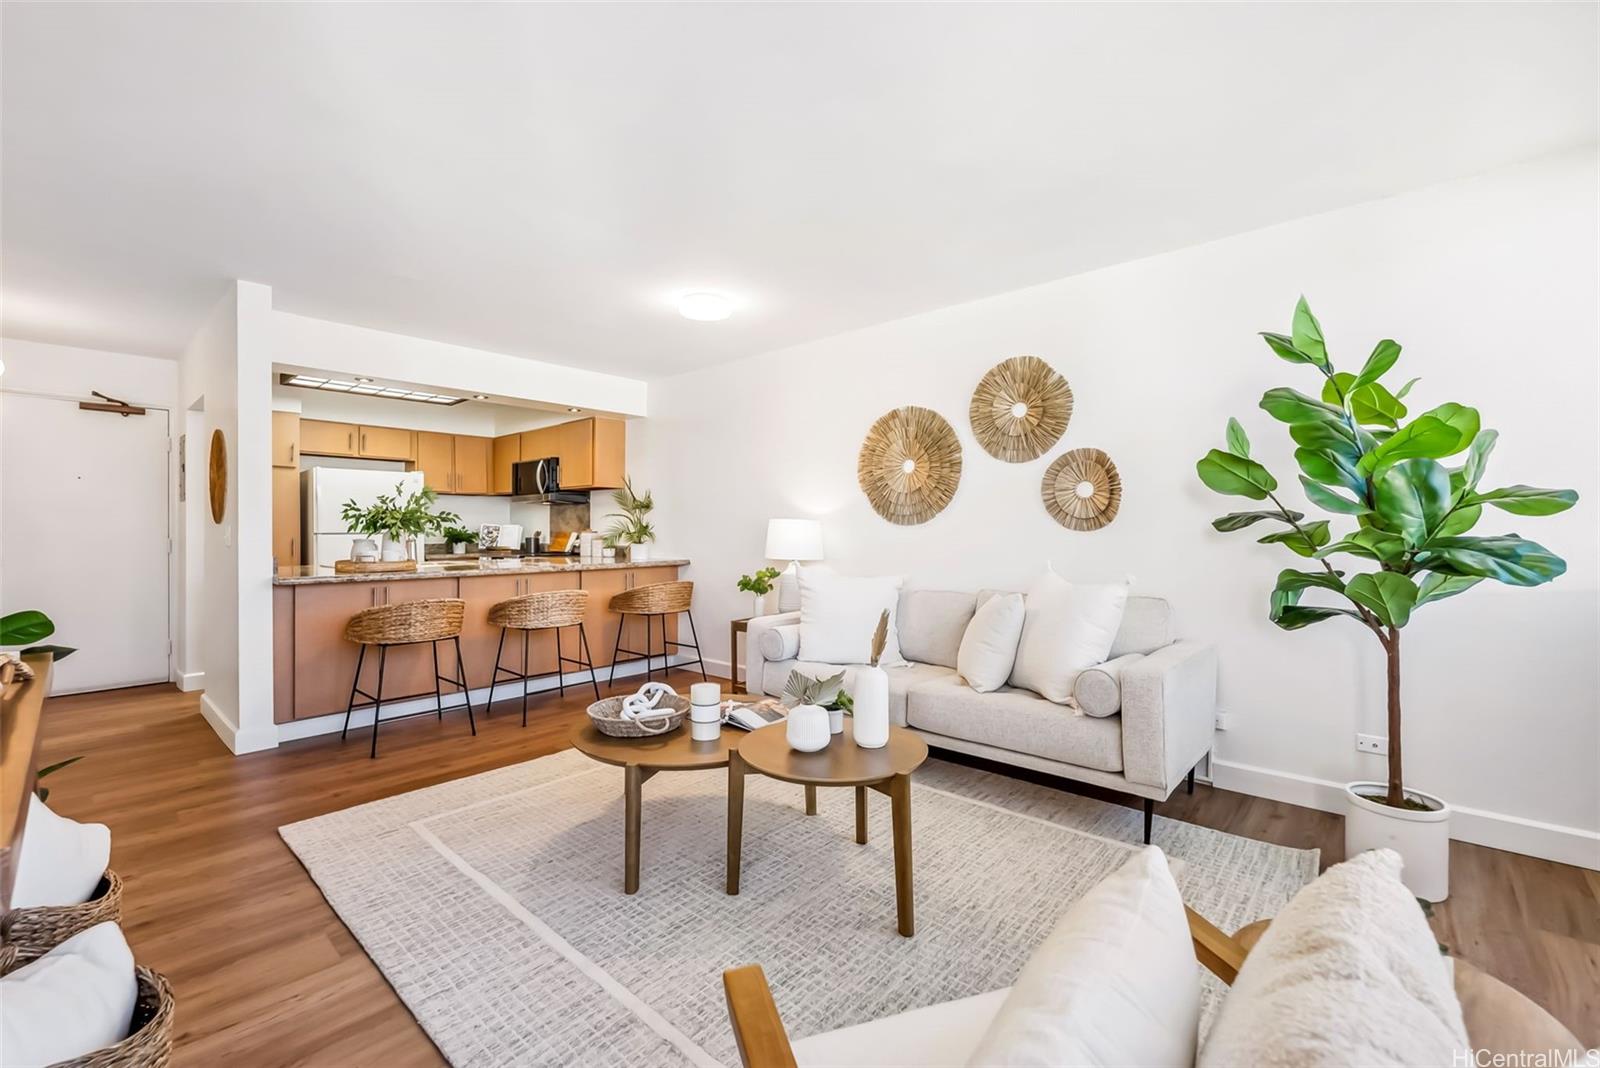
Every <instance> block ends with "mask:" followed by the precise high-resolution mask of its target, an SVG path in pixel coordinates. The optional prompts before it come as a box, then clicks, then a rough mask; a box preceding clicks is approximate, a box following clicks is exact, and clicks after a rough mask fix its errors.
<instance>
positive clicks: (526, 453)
mask: <svg viewBox="0 0 1600 1068" xmlns="http://www.w3.org/2000/svg"><path fill="white" fill-rule="evenodd" d="M517 436H518V438H519V439H520V440H521V445H522V449H521V451H522V458H523V459H524V460H543V459H544V458H545V457H546V456H555V455H558V453H557V449H558V445H559V443H558V442H557V441H556V428H555V427H553V426H542V427H539V428H538V429H536V430H524V431H523V432H522V433H521V434H519V435H517Z"/></svg>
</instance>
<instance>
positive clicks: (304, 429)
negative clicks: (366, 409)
mask: <svg viewBox="0 0 1600 1068" xmlns="http://www.w3.org/2000/svg"><path fill="white" fill-rule="evenodd" d="M360 429H361V428H360V427H358V426H356V425H355V424H354V423H329V422H327V421H325V420H322V419H302V420H300V451H301V452H303V453H305V454H306V455H307V456H354V455H356V434H357V433H358V432H359V431H360Z"/></svg>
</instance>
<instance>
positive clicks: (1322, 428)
mask: <svg viewBox="0 0 1600 1068" xmlns="http://www.w3.org/2000/svg"><path fill="white" fill-rule="evenodd" d="M1289 436H1290V437H1291V438H1293V439H1294V443H1295V444H1296V445H1300V446H1302V447H1304V448H1307V449H1321V450H1322V451H1323V452H1332V453H1337V454H1338V455H1340V456H1342V457H1344V458H1345V459H1347V460H1349V461H1350V462H1351V463H1352V464H1353V463H1355V462H1357V461H1358V460H1359V459H1360V458H1361V447H1360V445H1358V444H1357V442H1356V438H1355V435H1354V434H1352V433H1350V430H1349V428H1348V427H1346V426H1345V425H1344V423H1343V421H1340V422H1337V423H1333V422H1329V423H1295V424H1293V425H1292V426H1290V427H1289Z"/></svg>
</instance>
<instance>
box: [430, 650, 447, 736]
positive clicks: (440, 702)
mask: <svg viewBox="0 0 1600 1068" xmlns="http://www.w3.org/2000/svg"><path fill="white" fill-rule="evenodd" d="M428 648H430V649H432V650H433V710H434V711H435V712H436V713H438V716H439V720H440V722H443V721H444V691H443V690H441V689H439V643H438V642H429V643H428Z"/></svg>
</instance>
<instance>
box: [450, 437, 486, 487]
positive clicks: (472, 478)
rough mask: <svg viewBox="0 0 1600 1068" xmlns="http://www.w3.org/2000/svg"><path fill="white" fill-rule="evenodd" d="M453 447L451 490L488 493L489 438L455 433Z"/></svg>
mask: <svg viewBox="0 0 1600 1068" xmlns="http://www.w3.org/2000/svg"><path fill="white" fill-rule="evenodd" d="M455 448H456V466H455V478H454V486H455V488H454V489H453V490H451V492H452V493H488V492H489V449H490V441H489V439H488V438H480V437H473V436H471V435H468V434H457V435H456V436H455Z"/></svg>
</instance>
